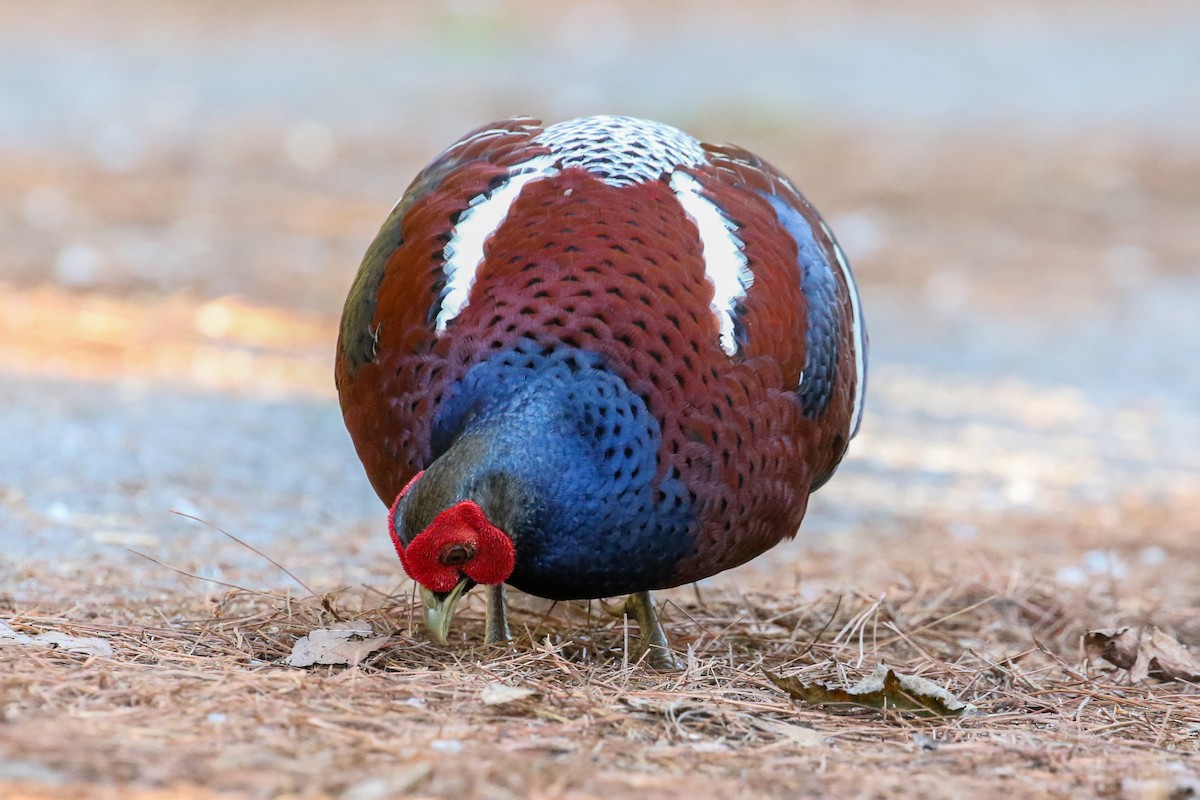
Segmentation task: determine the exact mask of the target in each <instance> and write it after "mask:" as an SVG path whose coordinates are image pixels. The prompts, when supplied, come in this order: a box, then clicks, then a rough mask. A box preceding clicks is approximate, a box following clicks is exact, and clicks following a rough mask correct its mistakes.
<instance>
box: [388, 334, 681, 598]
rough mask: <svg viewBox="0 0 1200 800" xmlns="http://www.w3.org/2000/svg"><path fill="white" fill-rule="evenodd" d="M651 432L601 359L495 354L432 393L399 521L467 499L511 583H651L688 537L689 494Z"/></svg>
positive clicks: (567, 592)
mask: <svg viewBox="0 0 1200 800" xmlns="http://www.w3.org/2000/svg"><path fill="white" fill-rule="evenodd" d="M660 442H661V434H660V431H659V426H658V422H657V420H656V419H655V418H654V417H653V415H651V414H650V412H649V410H648V408H647V407H646V404H645V402H644V401H643V400H642V399H641V397H639V396H638V395H637V394H635V393H634V392H632V391H631V390H630V389H629V387H628V386H626V384H625V382H624V381H623V380H622V379H621V378H620V377H618V376H617V375H616V374H614V373H613V372H611V371H609V370H607V369H606V368H605V367H604V365H603V363H602V361H601V358H600V356H598V355H596V354H594V353H587V352H585V351H580V350H571V349H567V348H563V347H561V346H559V347H558V348H554V349H552V350H542V348H540V347H536V348H535V347H530V348H528V349H526V350H521V351H518V352H517V353H515V354H514V353H511V352H510V353H501V354H498V355H497V356H495V357H493V359H491V360H489V361H485V362H482V363H479V364H477V365H476V366H475V367H473V368H472V369H471V371H470V372H469V373H468V374H467V375H466V376H465V377H464V378H463V380H462V381H460V382H459V383H458V384H456V385H455V386H454V387H453V389H452V390H451V392H450V393H449V394H448V396H447V397H446V399H445V400H444V401H443V403H442V405H441V409H440V411H439V414H438V417H437V418H436V419H435V421H434V426H433V436H432V439H431V445H432V450H433V455H434V459H433V461H432V463H431V464H430V465H429V467H428V468H427V469H426V471H425V474H424V475H423V476H422V478H421V479H420V480H419V481H418V482H417V483H416V485H415V486H414V489H413V497H412V501H411V503H410V504H409V505H410V508H409V511H408V512H406V514H405V522H406V528H407V529H408V530H413V531H414V532H416V531H419V530H420V529H421V528H420V527H416V528H413V527H412V525H414V524H415V525H417V526H420V524H421V523H422V522H425V520H426V519H432V516H433V515H434V514H436V513H437V512H438V511H439V510H440V509H441V508H445V507H448V506H449V505H452V504H453V503H455V502H458V501H461V500H471V501H473V502H475V503H477V504H478V505H479V506H480V508H481V509H483V511H484V514H485V515H486V516H487V517H488V518H489V520H491V521H492V523H493V524H495V525H496V526H497V527H499V528H500V529H501V530H503V531H504V532H506V533H507V534H509V535H510V536H511V537H512V539H513V541H514V543H515V544H516V547H517V567H516V571H515V572H514V575H513V583H514V585H517V586H518V587H519V588H526V587H528V588H529V589H530V590H533V591H535V593H538V594H541V595H543V596H548V597H568V596H577V597H583V596H608V595H612V594H617V593H621V592H624V591H629V589H628V586H627V584H628V585H629V586H635V588H636V586H637V585H638V584H640V585H641V588H645V587H646V586H651V585H662V584H664V583H665V582H666V581H667V578H668V577H669V574H668V573H669V572H670V570H671V569H672V565H673V564H674V563H675V560H677V559H678V557H679V556H680V554H681V553H682V552H683V551H684V550H685V549H686V548H687V547H688V546H689V542H690V540H689V538H688V530H689V527H690V522H691V516H690V508H689V506H690V500H691V498H690V497H689V495H688V492H687V489H686V488H685V487H684V486H683V484H682V482H681V481H680V480H679V477H678V475H676V474H674V473H671V472H668V473H667V474H660V464H659V460H658V452H659V447H660ZM425 524H427V523H425ZM602 551H606V552H607V555H605V557H598V554H601V555H603V554H604V553H603V552H602ZM610 556H611V557H610ZM614 561H615V562H617V563H620V564H621V567H620V569H616V568H613V567H612V566H606V565H611V564H612V563H613V562H614ZM552 581H559V582H560V583H552ZM589 592H590V593H591V594H588V593H589Z"/></svg>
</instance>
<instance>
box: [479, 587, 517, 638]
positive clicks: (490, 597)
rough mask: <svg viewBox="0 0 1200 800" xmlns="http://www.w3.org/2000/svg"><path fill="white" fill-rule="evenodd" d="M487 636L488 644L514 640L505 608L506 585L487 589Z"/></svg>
mask: <svg viewBox="0 0 1200 800" xmlns="http://www.w3.org/2000/svg"><path fill="white" fill-rule="evenodd" d="M485 620H486V623H485V624H486V627H487V634H486V636H485V638H484V641H485V642H487V643H488V644H500V643H502V642H507V641H508V640H509V639H511V638H512V634H511V633H509V631H508V611H507V609H506V608H505V601H504V584H503V583H497V584H496V585H494V586H488V587H487V615H486V617H485Z"/></svg>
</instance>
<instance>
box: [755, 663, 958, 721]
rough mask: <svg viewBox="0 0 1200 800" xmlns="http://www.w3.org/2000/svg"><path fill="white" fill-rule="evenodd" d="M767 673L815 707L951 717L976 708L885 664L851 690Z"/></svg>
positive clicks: (796, 698)
mask: <svg viewBox="0 0 1200 800" xmlns="http://www.w3.org/2000/svg"><path fill="white" fill-rule="evenodd" d="M764 672H766V675H767V677H768V678H769V679H770V680H771V683H773V684H775V685H776V686H778V687H779V688H780V689H783V690H784V691H785V692H787V693H788V694H789V695H791V696H792V698H793V699H795V700H802V701H804V702H805V703H810V704H812V705H836V704H849V705H856V706H862V707H864V708H878V709H892V710H898V711H915V712H917V713H920V714H926V715H932V716H939V717H950V716H957V715H959V714H963V713H970V712H973V711H974V710H975V707H974V706H972V705H971V704H970V703H964V702H962V701H961V700H959V699H958V698H957V697H955V696H954V695H952V694H951V693H950V692H948V691H946V690H945V689H943V688H942V687H941V686H938V685H937V684H936V683H934V682H933V681H929V680H926V679H925V678H918V677H917V676H915V675H900V674H898V673H897V672H896V671H895V670H893V669H892V668H891V667H888V666H886V665H884V664H881V665H879V666H878V667H876V668H875V672H873V673H872V674H871V675H869V676H867V677H866V678H863V679H862V680H861V681H859V682H858V683H857V684H855V685H854V686H851V687H850V688H849V689H845V688H842V687H840V686H828V685H826V684H823V683H816V682H814V683H809V684H805V683H801V682H800V680H799V679H798V678H794V677H792V678H785V677H783V676H780V675H774V674H772V673H771V672H768V671H766V670H764Z"/></svg>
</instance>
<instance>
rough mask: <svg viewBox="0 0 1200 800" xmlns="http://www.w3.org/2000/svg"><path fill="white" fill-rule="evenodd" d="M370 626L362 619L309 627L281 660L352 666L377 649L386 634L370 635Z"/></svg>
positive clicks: (294, 663)
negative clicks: (324, 626)
mask: <svg viewBox="0 0 1200 800" xmlns="http://www.w3.org/2000/svg"><path fill="white" fill-rule="evenodd" d="M370 633H371V626H370V625H369V624H368V623H366V622H363V621H361V620H360V621H357V622H335V623H334V624H332V625H330V626H329V627H328V628H317V629H315V630H311V631H309V632H308V634H307V635H305V636H301V637H300V638H299V639H297V640H296V644H294V645H292V652H291V655H289V656H288V657H287V658H285V659H284V660H283V663H285V664H287V665H288V666H291V667H311V666H312V665H313V664H350V665H354V664H357V663H358V662H360V661H362V660H363V659H364V658H366V657H367V656H369V655H370V654H371V653H374V652H375V651H376V650H379V649H381V648H382V647H383V646H384V645H386V644H387V643H388V641H389V640H390V637H387V636H370Z"/></svg>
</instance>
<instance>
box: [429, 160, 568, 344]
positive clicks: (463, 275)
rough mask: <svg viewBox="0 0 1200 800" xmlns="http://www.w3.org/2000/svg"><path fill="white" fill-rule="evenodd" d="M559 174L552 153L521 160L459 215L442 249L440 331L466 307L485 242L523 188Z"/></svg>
mask: <svg viewBox="0 0 1200 800" xmlns="http://www.w3.org/2000/svg"><path fill="white" fill-rule="evenodd" d="M557 174H558V170H557V169H555V167H554V159H553V158H551V157H549V156H539V157H538V158H534V159H531V160H529V161H526V162H524V163H523V164H518V165H517V166H515V167H513V168H512V171H511V172H510V173H509V178H508V180H507V181H505V182H504V183H502V184H500V186H498V187H497V188H496V189H495V190H494V191H492V192H490V193H488V194H481V195H478V196H476V197H474V198H473V199H472V200H471V203H470V205H469V206H468V207H467V209H466V210H465V211H463V213H462V214H461V215H460V216H459V218H458V224H457V225H455V226H454V230H453V232H452V234H451V236H450V241H448V242H446V249H445V250H444V251H443V253H442V261H443V264H444V266H443V269H444V270H445V273H446V293H445V295H444V296H443V297H442V306H441V308H440V309H438V315H437V326H436V330H437V332H438V333H441V332H442V331H444V330H446V325H447V324H449V322H450V320H452V319H454V318H455V317H457V316H458V315H459V314H460V313H462V310H463V309H464V308H466V306H467V299H468V298H469V297H470V295H471V287H472V286H473V285H474V284H475V273H476V272H478V270H479V265H480V264H481V263H482V262H483V248H484V245H485V244H487V240H488V237H489V236H491V235H492V234H493V233H495V232H496V230H497V229H498V228H499V227H500V226H501V225H502V224H503V223H504V220H505V219H506V218H507V217H508V212H509V209H511V208H512V206H513V203H515V202H516V201H517V198H518V197H519V196H520V195H521V190H522V189H524V188H525V185H526V184H528V183H530V182H532V181H535V180H537V179H539V178H546V177H549V176H551V175H557Z"/></svg>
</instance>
